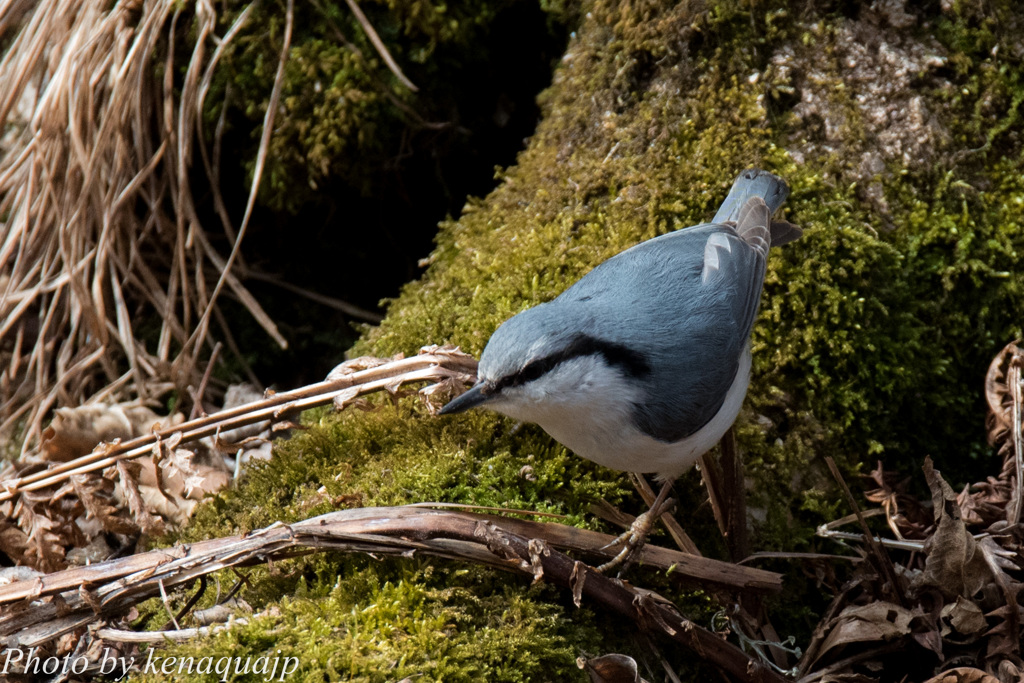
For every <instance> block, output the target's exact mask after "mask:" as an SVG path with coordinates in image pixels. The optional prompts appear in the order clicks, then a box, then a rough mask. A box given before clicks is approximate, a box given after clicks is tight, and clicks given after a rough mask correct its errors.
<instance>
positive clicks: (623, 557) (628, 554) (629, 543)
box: [596, 498, 675, 576]
mask: <svg viewBox="0 0 1024 683" xmlns="http://www.w3.org/2000/svg"><path fill="white" fill-rule="evenodd" d="M673 505H675V500H674V499H672V498H669V499H667V500H665V501H664V502H663V503H662V504H661V506H660V507H659V508H658V509H657V510H655V509H654V508H651V509H650V510H648V511H647V512H645V513H643V514H642V515H640V516H639V517H637V518H636V519H634V520H633V523H632V524H630V526H629V529H627V530H626V531H625V532H624V533H622V534H620V535H619V536H617V537H616V538H614V539H613V540H612V541H611V542H610V543H608V544H607V545H605V546H602V547H601V550H607V549H609V548H615V547H617V546H622V550H620V551H619V553H618V554H617V555H616V556H615V557H613V558H612V559H610V560H608V561H607V562H605V563H604V564H602V565H601V566H599V567H597V568H596V569H597V572H598V573H600V574H605V573H607V572H608V571H609V570H611V569H615V568H616V567H618V566H619V565H622V569H621V570H619V574H618V575H619V576H621V575H622V574H624V573H625V572H626V570H627V569H629V567H630V565H632V564H633V561H634V560H636V559H637V557H639V555H640V550H641V549H643V547H644V543H646V542H647V536H648V535H649V534H650V533H651V531H652V530H653V529H654V525H655V523H657V521H658V520H659V519H661V516H662V515H663V514H665V512H666V511H668V510H669V509H671V508H672V506H673Z"/></svg>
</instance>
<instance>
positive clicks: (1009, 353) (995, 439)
mask: <svg viewBox="0 0 1024 683" xmlns="http://www.w3.org/2000/svg"><path fill="white" fill-rule="evenodd" d="M1022 355H1024V351H1021V349H1020V348H1018V346H1017V342H1016V341H1013V342H1010V343H1009V344H1007V345H1006V346H1004V347H1003V350H1002V351H1000V352H999V353H997V354H996V357H995V358H993V359H992V363H991V364H990V365H989V366H988V373H987V374H986V375H985V401H986V402H987V403H988V409H989V414H988V420H987V421H986V423H987V425H986V426H987V427H988V442H989V444H991V445H992V446H996V447H998V446H999V444H1001V443H1003V442H1004V441H1005V440H1006V438H1007V436H1008V434H1009V432H1010V429H1011V425H1012V424H1013V418H1012V416H1011V415H1012V408H1013V396H1012V395H1011V393H1010V391H1009V388H1008V387H1007V375H1008V372H1009V369H1010V363H1012V362H1014V361H1015V359H1018V358H1020V357H1021V356H1022ZM1017 362H1020V361H1017Z"/></svg>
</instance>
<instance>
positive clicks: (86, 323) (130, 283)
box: [0, 0, 292, 449]
mask: <svg viewBox="0 0 1024 683" xmlns="http://www.w3.org/2000/svg"><path fill="white" fill-rule="evenodd" d="M291 9H292V3H291V2H289V3H288V12H287V22H286V30H285V33H284V36H283V41H282V45H281V53H280V54H281V63H280V64H279V66H278V72H277V77H276V79H275V84H274V90H273V93H274V95H273V97H272V98H271V106H269V107H268V109H267V114H266V118H265V119H264V134H263V138H262V147H261V150H260V155H259V159H258V161H259V163H258V164H257V167H256V170H255V173H254V179H253V185H252V187H253V193H252V194H254V193H255V192H254V191H255V188H256V187H257V186H258V184H259V177H260V173H261V171H262V162H263V159H264V158H265V154H266V152H265V148H266V145H267V142H268V140H269V136H270V131H272V130H273V116H274V112H275V110H276V107H274V106H272V104H273V102H274V100H275V99H276V98H277V97H279V95H280V91H281V81H282V79H283V68H284V60H285V58H286V55H287V53H288V49H289V41H290V36H291V24H292V20H291V17H292V12H291ZM249 14H250V12H249V11H248V10H246V11H245V12H242V13H241V14H240V15H239V17H238V19H237V20H236V21H235V23H234V25H233V26H231V27H230V28H229V29H228V30H227V31H226V32H225V33H224V35H223V36H217V35H216V34H215V29H216V26H217V22H216V14H215V9H214V5H213V4H212V3H210V2H209V1H208V0H199V1H198V2H195V3H190V4H185V3H181V2H176V1H175V0H146V1H145V2H142V1H140V0H135V1H127V2H117V3H114V4H113V6H111V3H110V2H109V0H54V1H53V2H45V3H32V2H26V1H24V0H21V1H15V2H9V3H0V40H2V41H4V42H7V43H8V44H9V47H8V49H7V52H6V54H5V55H4V57H3V59H2V61H0V74H3V77H2V78H0V131H3V138H2V139H0V155H2V160H0V220H2V221H3V222H2V223H0V372H2V375H0V437H4V436H6V437H8V438H9V437H10V435H11V434H12V433H13V432H15V431H20V434H21V436H22V437H23V439H24V446H23V448H25V449H27V448H29V447H30V446H31V445H32V444H34V443H37V442H38V438H39V436H40V433H41V430H42V427H43V420H44V419H45V417H46V416H47V414H48V412H49V411H50V410H51V409H52V408H53V407H55V406H56V405H77V404H80V403H83V402H86V401H87V400H99V399H103V398H109V397H112V396H113V395H117V394H123V393H125V392H126V390H130V393H133V394H134V395H136V396H138V397H139V398H140V399H142V400H146V399H151V398H153V397H155V396H159V395H160V394H161V393H163V392H165V391H167V390H168V389H170V388H172V387H177V388H179V389H184V388H185V387H186V386H188V385H189V384H190V383H194V382H195V380H196V379H197V367H196V365H197V361H198V360H199V358H200V356H201V354H203V353H204V352H205V351H206V349H207V348H208V347H209V346H210V345H211V344H212V341H211V336H212V335H211V333H210V330H209V325H210V322H211V321H213V322H215V323H217V324H218V325H220V329H219V330H217V333H218V335H219V336H221V338H223V339H224V340H225V341H226V342H227V343H228V345H229V347H231V346H233V340H232V339H231V336H230V332H229V331H228V330H227V329H226V327H225V326H224V325H223V319H222V317H221V316H220V315H219V312H218V309H217V300H218V296H219V294H220V292H221V291H222V289H224V288H226V289H227V290H229V291H230V293H231V295H232V296H234V297H235V298H236V299H237V300H238V301H240V302H241V303H242V304H243V305H244V306H245V307H246V308H247V309H248V311H249V312H250V313H251V314H252V315H253V317H254V318H255V319H256V320H257V321H258V322H259V324H260V325H261V326H262V327H263V328H264V329H265V330H266V331H267V333H268V334H269V335H271V336H272V337H273V338H274V339H275V340H276V341H277V342H278V343H279V344H281V345H285V340H284V338H283V337H282V336H281V335H280V334H279V333H278V331H277V329H276V327H275V325H274V322H273V321H272V320H271V319H270V318H269V316H267V315H266V314H265V312H264V311H263V310H262V309H261V308H260V305H259V304H258V303H257V302H256V300H255V299H254V298H253V297H252V296H251V295H250V294H249V292H248V291H246V289H245V287H244V286H243V284H242V283H241V282H240V280H239V279H238V278H237V277H236V276H235V275H234V274H233V273H232V271H231V265H232V264H233V263H236V262H237V261H238V245H239V243H240V240H241V237H242V235H243V234H244V232H245V226H246V223H247V222H248V220H249V216H250V215H251V209H252V204H253V197H252V196H250V199H249V203H248V207H247V210H246V212H245V218H244V220H243V222H242V224H241V225H240V226H232V225H231V222H230V219H229V218H228V215H227V212H226V211H225V210H223V206H224V204H223V201H222V200H221V198H220V197H219V196H215V204H216V205H217V207H218V209H219V211H218V213H219V214H220V217H221V219H222V225H221V226H219V229H221V230H223V232H224V234H225V235H226V237H227V240H228V242H229V243H231V244H233V245H234V247H233V249H232V252H231V254H230V255H229V256H227V257H225V256H223V255H221V254H219V253H217V251H216V250H215V249H214V248H213V246H211V239H210V236H209V235H208V234H207V233H206V232H205V230H204V226H202V225H200V223H199V220H198V218H197V216H196V210H195V206H194V201H193V194H192V189H191V187H190V175H189V174H190V172H191V169H192V166H193V165H194V164H195V163H198V161H197V159H196V158H195V157H196V155H195V154H194V151H195V149H194V147H195V145H196V140H197V138H199V139H201V134H202V132H203V131H202V120H201V112H202V109H203V101H204V98H205V97H206V94H207V92H208V90H209V86H210V83H211V80H212V74H213V70H214V68H215V66H216V64H217V60H218V59H219V57H220V56H221V55H222V54H224V51H225V50H226V49H228V46H229V45H230V42H231V39H232V38H233V37H234V36H235V35H236V34H237V30H238V28H239V27H241V26H242V25H243V24H244V22H245V21H246V20H247V18H248V17H249ZM188 23H191V27H190V29H191V30H189V31H185V30H183V29H184V28H186V25H187V24H188ZM186 33H187V34H190V35H193V36H195V37H196V38H195V43H194V49H193V50H192V52H191V55H190V58H189V61H188V63H187V64H178V63H176V62H175V55H176V54H181V52H180V50H178V49H177V48H176V44H175V40H176V36H181V35H185V34H186ZM161 72H162V74H163V76H158V74H159V73H161ZM176 74H183V76H180V82H176V78H178V77H176ZM201 152H202V153H201V154H200V155H199V156H200V157H201V159H202V162H203V165H204V166H205V168H206V169H207V172H208V174H209V175H210V180H211V182H210V186H211V188H212V190H213V192H214V194H215V195H216V194H217V192H218V190H217V187H218V182H217V180H218V178H217V177H216V176H217V168H218V163H217V159H216V158H215V157H213V158H211V155H209V154H207V153H206V150H205V149H202V148H201ZM205 190H206V188H205V187H204V191H205ZM141 315H147V316H149V319H150V320H151V321H154V322H157V323H158V327H159V331H158V333H157V334H156V335H155V336H154V339H153V340H152V341H151V342H150V344H149V346H144V345H143V344H142V343H140V342H139V341H138V340H137V339H136V338H135V334H134V333H133V332H134V329H133V328H135V327H136V326H137V323H138V321H139V319H140V316H141ZM17 428H21V429H17Z"/></svg>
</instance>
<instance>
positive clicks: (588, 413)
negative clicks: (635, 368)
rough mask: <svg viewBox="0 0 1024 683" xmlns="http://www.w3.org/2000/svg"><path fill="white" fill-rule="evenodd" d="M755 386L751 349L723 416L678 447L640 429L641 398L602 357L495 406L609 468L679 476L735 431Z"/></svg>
mask: <svg viewBox="0 0 1024 683" xmlns="http://www.w3.org/2000/svg"><path fill="white" fill-rule="evenodd" d="M749 382H750V349H749V347H748V348H746V349H744V352H743V355H742V356H741V358H740V364H739V368H738V370H737V372H736V378H735V379H734V380H733V383H732V385H731V386H730V387H729V391H728V392H727V393H726V397H725V401H724V403H723V404H722V407H721V408H720V409H719V411H718V413H716V414H715V416H714V417H713V418H712V419H711V421H710V422H708V423H707V424H706V425H704V426H703V427H701V428H700V429H699V430H698V431H697V432H695V433H694V434H691V435H690V436H688V437H686V438H684V439H681V440H679V441H675V442H672V443H666V442H664V441H658V440H657V439H654V438H652V437H650V436H648V435H647V434H645V433H644V432H642V431H640V430H639V429H637V428H636V426H634V423H633V417H632V412H633V404H634V403H636V402H639V401H641V400H642V399H641V395H642V392H641V391H640V389H639V387H637V385H636V383H635V381H633V380H631V379H630V378H628V377H627V376H625V375H624V374H623V373H622V372H621V370H619V369H618V368H616V367H613V366H610V365H608V364H607V363H606V362H605V361H604V359H603V358H602V357H600V356H597V355H590V356H581V357H578V358H573V359H571V360H568V361H566V362H564V363H562V364H560V365H559V366H558V367H556V368H554V369H553V370H552V371H551V372H549V373H547V374H546V375H544V376H543V377H541V378H540V379H537V380H535V381H533V382H529V383H527V384H524V385H522V386H520V387H515V388H514V390H512V391H509V392H508V396H507V397H505V398H502V399H497V400H495V401H493V402H492V403H491V404H490V405H489V407H491V408H493V409H494V410H496V411H498V412H500V413H503V414H505V415H508V416H509V417H512V418H515V419H517V420H523V421H525V422H535V423H537V424H539V425H540V426H541V427H543V428H544V430H545V431H546V432H547V433H548V434H550V435H551V436H552V437H554V438H555V439H556V440H557V441H558V442H559V443H561V444H563V445H564V446H566V447H568V448H569V449H571V450H572V451H574V452H575V453H576V454H577V455H580V456H582V457H584V458H587V459H588V460H592V461H594V462H596V463H598V464H600V465H604V466H605V467H610V468H612V469H616V470H626V471H630V472H657V473H658V474H661V475H664V476H676V475H678V474H681V473H683V472H685V471H686V470H688V469H690V467H692V466H693V464H694V463H695V462H696V461H697V459H698V458H699V457H700V456H701V455H703V454H704V453H706V452H707V451H709V450H711V448H713V447H714V445H715V444H716V443H718V441H719V440H720V439H721V438H722V436H723V435H724V434H725V432H726V431H727V430H728V429H729V427H730V426H732V423H733V422H734V421H735V420H736V416H737V415H738V414H739V411H740V407H741V406H742V405H743V398H744V396H746V393H747V385H748V384H749Z"/></svg>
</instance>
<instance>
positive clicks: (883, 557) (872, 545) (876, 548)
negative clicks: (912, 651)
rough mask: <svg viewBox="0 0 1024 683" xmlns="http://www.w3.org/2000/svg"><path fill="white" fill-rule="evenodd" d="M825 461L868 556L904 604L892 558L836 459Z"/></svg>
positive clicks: (896, 601) (896, 597)
mask: <svg viewBox="0 0 1024 683" xmlns="http://www.w3.org/2000/svg"><path fill="white" fill-rule="evenodd" d="M825 463H826V464H827V465H828V468H829V470H830V471H831V472H832V476H833V477H834V478H835V480H836V483H838V484H839V488H840V490H842V492H843V496H844V497H845V498H846V502H847V504H848V505H849V506H850V508H852V509H853V514H855V515H856V516H857V522H858V523H859V524H860V527H861V531H863V532H864V541H865V542H866V543H867V544H868V548H869V549H870V550H871V554H870V557H872V558H873V559H874V564H875V566H876V567H877V569H878V571H879V573H880V574H881V576H883V577H884V578H885V581H886V584H887V585H888V587H889V593H890V597H891V598H892V599H893V602H895V603H896V604H897V605H903V606H906V598H905V597H904V595H903V590H902V582H901V581H900V580H899V578H898V577H897V576H896V569H895V568H894V567H893V566H892V560H891V559H890V558H889V554H888V553H886V552H885V550H884V549H883V547H882V545H881V544H880V543H878V541H876V540H875V535H874V534H872V533H871V529H870V528H869V527H868V523H867V521H866V520H865V518H864V515H863V514H862V513H861V511H860V506H859V505H857V500H856V499H855V498H854V497H853V493H851V492H850V487H849V486H847V485H846V480H845V479H843V475H842V472H840V471H839V467H837V466H836V461H835V460H833V459H832V457H831V456H825Z"/></svg>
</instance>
